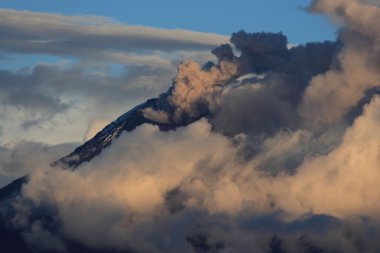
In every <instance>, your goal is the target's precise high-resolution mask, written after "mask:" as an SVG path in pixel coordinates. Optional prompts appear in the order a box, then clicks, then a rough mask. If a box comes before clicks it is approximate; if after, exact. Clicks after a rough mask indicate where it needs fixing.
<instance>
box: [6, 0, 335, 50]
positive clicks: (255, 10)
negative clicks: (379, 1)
mask: <svg viewBox="0 0 380 253" xmlns="http://www.w3.org/2000/svg"><path fill="white" fill-rule="evenodd" d="M309 2H310V1H308V0H289V1H282V0H235V1H230V0H229V1H227V0H219V1H211V0H192V1H183V0H165V1H157V0H133V1H123V0H107V1H105V0H82V1H78V0H54V1H52V0H33V1H30V0H0V8H11V9H16V10H30V11H36V12H48V13H60V14H65V15H74V14H85V15H99V16H106V17H110V18H113V19H116V20H117V21H120V22H123V23H127V24H129V25H144V26H152V27H158V28H169V29H172V28H181V29H188V30H194V31H202V32H213V33H219V34H225V35H229V34H231V33H232V32H235V31H238V30H240V29H244V30H246V31H247V32H259V31H269V32H279V31H282V32H283V33H284V34H286V35H287V36H288V38H289V41H290V42H291V43H295V44H299V43H305V42H308V41H323V40H333V39H334V38H335V30H336V29H335V27H333V26H332V25H331V23H329V22H328V20H327V19H326V18H325V17H322V16H317V15H310V14H308V13H306V12H305V11H304V10H303V9H302V8H304V7H305V6H307V5H308V4H309Z"/></svg>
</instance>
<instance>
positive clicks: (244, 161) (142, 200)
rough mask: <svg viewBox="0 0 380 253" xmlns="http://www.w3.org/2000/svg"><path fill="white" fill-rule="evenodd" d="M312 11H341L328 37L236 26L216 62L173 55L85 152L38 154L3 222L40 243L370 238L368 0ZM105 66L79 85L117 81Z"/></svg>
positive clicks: (282, 245)
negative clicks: (140, 99) (311, 39)
mask: <svg viewBox="0 0 380 253" xmlns="http://www.w3.org/2000/svg"><path fill="white" fill-rule="evenodd" d="M311 10H312V11H315V12H322V13H327V14H328V15H329V16H331V17H332V18H333V19H336V20H339V22H342V24H343V27H342V30H341V31H340V32H339V35H338V40H337V42H323V43H308V44H305V45H298V46H293V47H288V46H287V44H288V42H287V38H286V36H285V35H283V34H281V33H278V34H270V33H247V32H244V31H239V32H237V33H234V34H233V35H232V37H231V43H232V44H233V46H235V49H236V50H238V51H239V52H240V54H239V55H236V54H235V53H234V50H233V49H232V46H231V45H229V44H222V45H221V46H219V47H217V48H216V49H215V50H213V53H214V55H215V56H216V58H217V62H215V63H214V62H208V63H206V64H204V65H200V64H199V63H197V62H195V61H191V60H186V61H184V62H183V63H182V64H180V65H179V67H178V70H177V75H176V76H175V78H174V79H173V81H172V86H171V87H170V88H169V90H168V91H167V92H164V93H162V94H161V95H160V96H159V97H158V98H156V99H152V100H150V101H149V103H146V104H144V106H141V107H137V108H136V109H135V111H133V112H132V113H130V114H125V115H124V116H123V117H121V118H119V121H118V122H117V123H114V124H110V125H109V126H108V127H107V128H106V129H105V130H104V131H102V133H101V137H102V138H103V139H93V142H94V143H95V144H99V145H98V146H95V148H93V147H92V148H88V149H87V150H86V147H88V146H86V145H84V146H81V147H80V148H79V149H77V150H76V151H74V153H72V156H71V157H70V158H75V154H76V153H75V152H77V151H78V150H79V151H80V152H87V153H89V154H93V153H94V152H96V156H86V157H90V159H86V160H82V161H80V162H78V163H76V165H78V166H77V167H76V168H69V164H68V166H66V167H65V168H61V167H60V166H59V164H57V163H55V167H51V166H50V163H51V162H52V161H47V160H46V159H40V160H41V163H38V166H32V167H38V168H40V169H33V170H32V171H31V173H30V176H29V181H28V182H27V183H26V184H24V186H23V187H22V189H21V195H20V196H18V197H17V198H14V199H12V198H8V199H6V201H8V202H7V205H8V206H7V207H8V208H9V210H11V211H9V212H8V214H9V213H11V214H9V216H10V218H9V219H7V223H6V224H7V226H9V227H11V228H17V229H18V230H17V231H20V234H21V236H22V238H23V240H24V241H26V242H27V244H28V245H29V246H30V247H33V248H37V249H39V250H42V251H47V252H48V251H49V250H56V251H62V252H64V251H69V252H70V251H72V250H73V249H76V248H75V247H77V245H83V247H85V248H86V250H93V251H97V250H101V251H102V250H103V251H110V250H117V251H118V250H120V251H123V250H124V251H127V252H173V253H174V252H189V253H190V252H196V253H203V252H231V253H234V252H243V253H244V252H252V250H254V251H255V252H270V253H274V252H308V253H310V252H379V251H380V244H379V242H378V239H377V238H378V237H379V231H380V217H379V211H380V204H379V199H380V191H379V190H378V186H377V185H378V182H379V181H380V173H379V164H380V155H379V154H380V138H379V126H380V96H379V95H378V93H379V91H378V88H377V85H378V84H377V83H378V80H380V77H379V76H378V73H379V70H380V69H379V67H380V66H379V65H378V60H377V59H378V53H377V51H378V50H377V49H378V41H379V40H378V33H377V31H376V29H374V28H372V27H369V26H370V23H371V22H374V23H376V20H377V19H378V18H377V17H380V11H379V7H378V6H376V5H372V4H370V3H369V2H368V1H359V0H346V1H344V0H342V1H335V2H331V1H324V0H315V1H313V3H312V5H311ZM363 12H364V13H365V14H364V15H362V14H361V13H363ZM140 67H141V66H140ZM147 69H148V70H150V69H151V68H147ZM163 69H165V68H163ZM132 70H133V69H132ZM58 73H59V72H58ZM63 73H64V74H65V76H67V73H71V72H70V71H66V72H63ZM80 73H83V72H80ZM137 73H139V71H137ZM154 73H155V75H153V76H156V75H157V73H156V72H154ZM167 73H169V71H168V72H167ZM73 76H74V78H73V79H72V80H73V81H75V78H76V75H73ZM90 76H91V75H90ZM144 78H147V77H146V76H145V77H144ZM100 79H101V80H103V81H104V82H103V83H102V82H100V83H97V85H96V86H95V87H98V88H99V90H100V92H94V93H91V91H90V89H88V88H87V86H84V87H85V88H83V89H84V90H86V91H88V93H89V94H93V96H94V98H95V100H97V99H98V98H99V97H98V96H97V94H100V93H102V92H104V93H105V94H107V89H106V88H104V89H103V86H101V84H104V83H106V84H108V83H111V82H116V83H117V81H118V79H117V78H113V79H107V78H105V79H102V78H100ZM54 80H57V79H54ZM58 80H59V79H58ZM79 80H82V79H79ZM105 80H106V81H105ZM136 80H138V76H136ZM146 80H150V79H149V78H147V79H146ZM153 80H154V79H153ZM140 81H141V83H143V82H144V79H143V80H140ZM98 85H99V86H98ZM36 87H39V86H38V85H37V86H36ZM62 87H65V86H64V85H63V86H62ZM76 87H81V86H80V83H78V84H77V86H76ZM88 87H89V86H88ZM120 87H123V86H120ZM132 87H133V86H129V89H131V90H132V91H133V88H132ZM65 90H66V87H65ZM68 90H70V92H71V93H70V94H72V95H73V96H74V94H75V92H73V90H74V89H68ZM79 90H80V89H79ZM121 90H122V88H120V90H117V92H120V91H121ZM61 92H64V91H63V88H62V91H61ZM65 92H67V91H65ZM134 92H136V91H134ZM117 95H118V94H116V93H115V94H114V96H115V97H117ZM123 96H124V93H122V92H120V97H123ZM115 101H118V100H115ZM15 102H17V100H15ZM141 108H144V109H141ZM136 115H137V116H136ZM144 117H145V119H146V121H144ZM121 121H123V122H124V121H125V122H127V123H128V124H129V125H128V129H127V128H125V129H127V130H128V131H122V130H121V129H122V128H123V126H124V125H123V124H122V123H121ZM134 121H137V122H135V123H136V127H133V124H134ZM100 122H101V121H95V120H94V121H93V123H90V124H89V125H88V130H87V132H88V134H89V135H90V133H92V129H96V128H97V127H96V126H97V124H100ZM125 122H124V123H125ZM141 122H151V123H152V124H140V123H141ZM127 123H126V124H127ZM162 126H166V128H165V127H162ZM113 127H114V128H115V129H116V130H115V129H113ZM107 130H109V131H107ZM111 130H112V131H111ZM114 130H115V131H114ZM119 130H120V131H119ZM163 130H165V131H163ZM119 133H120V135H119ZM99 136H100V135H99ZM99 136H98V137H99ZM98 137H96V136H95V138H98ZM103 140H106V141H107V143H103V142H101V141H103ZM97 141H98V142H97ZM108 144H110V145H108ZM102 145H103V146H102ZM99 147H100V148H99ZM102 147H103V148H102ZM101 148H102V149H101ZM100 149H101V150H100ZM9 150H10V149H9V148H8V149H7V150H5V151H6V152H5V153H4V154H8V153H9V152H10V151H9ZM14 150H16V149H14ZM26 150H27V149H26ZM79 151H78V152H79ZM100 151H101V152H100ZM7 152H8V153H7ZM31 154H32V153H31ZM15 157H16V158H17V157H18V156H17V155H16V156H15ZM8 159H9V158H8ZM11 160H12V159H11ZM16 160H20V159H16ZM12 161H13V160H12ZM63 162H64V160H63ZM8 164H12V163H11V162H8ZM3 167H4V166H3ZM9 200H10V201H11V202H9ZM4 201H5V200H4ZM6 210H8V209H6ZM0 211H1V209H0ZM47 217H48V218H47ZM47 240H49V243H46V241H47Z"/></svg>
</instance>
